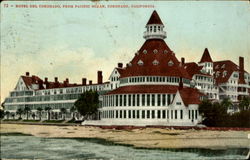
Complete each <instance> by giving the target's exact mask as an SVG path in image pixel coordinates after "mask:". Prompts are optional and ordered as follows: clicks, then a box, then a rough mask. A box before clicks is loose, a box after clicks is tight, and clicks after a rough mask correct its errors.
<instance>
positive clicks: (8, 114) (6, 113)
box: [5, 111, 10, 119]
mask: <svg viewBox="0 0 250 160" xmlns="http://www.w3.org/2000/svg"><path fill="white" fill-rule="evenodd" d="M5 115H6V116H7V119H9V116H10V112H9V111H5Z"/></svg>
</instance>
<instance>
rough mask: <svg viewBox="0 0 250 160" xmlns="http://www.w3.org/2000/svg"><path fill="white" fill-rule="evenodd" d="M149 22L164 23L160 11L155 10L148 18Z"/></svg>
mask: <svg viewBox="0 0 250 160" xmlns="http://www.w3.org/2000/svg"><path fill="white" fill-rule="evenodd" d="M149 24H162V25H163V23H162V21H161V19H160V17H159V15H158V13H157V12H156V11H155V10H154V11H153V13H152V15H151V17H150V18H149V20H148V23H147V25H149Z"/></svg>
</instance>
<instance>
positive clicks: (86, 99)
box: [74, 90, 99, 120]
mask: <svg viewBox="0 0 250 160" xmlns="http://www.w3.org/2000/svg"><path fill="white" fill-rule="evenodd" d="M98 96H99V95H98V93H97V92H96V91H92V90H90V91H86V92H84V93H83V94H82V95H81V96H80V97H79V99H78V100H77V101H76V102H75V104H74V105H75V106H76V109H77V111H78V112H79V113H80V114H81V115H82V116H83V117H84V120H85V119H88V118H89V116H91V115H93V114H95V113H97V111H98V106H99V97H98Z"/></svg>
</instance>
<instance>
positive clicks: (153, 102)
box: [152, 94, 155, 106]
mask: <svg viewBox="0 0 250 160" xmlns="http://www.w3.org/2000/svg"><path fill="white" fill-rule="evenodd" d="M152 106H155V95H154V94H152Z"/></svg>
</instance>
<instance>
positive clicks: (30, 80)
mask: <svg viewBox="0 0 250 160" xmlns="http://www.w3.org/2000/svg"><path fill="white" fill-rule="evenodd" d="M21 78H22V79H23V82H24V83H25V85H26V87H27V88H30V87H31V86H32V84H39V81H40V82H41V81H42V80H41V79H40V78H39V77H38V76H34V75H33V76H31V77H29V76H21Z"/></svg>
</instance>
